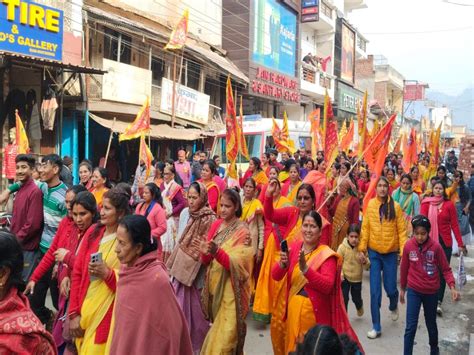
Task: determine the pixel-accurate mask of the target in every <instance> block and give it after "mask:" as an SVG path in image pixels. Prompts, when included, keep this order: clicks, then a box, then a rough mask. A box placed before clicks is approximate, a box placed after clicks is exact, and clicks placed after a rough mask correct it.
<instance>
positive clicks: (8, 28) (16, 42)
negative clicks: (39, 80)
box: [0, 0, 63, 61]
mask: <svg viewBox="0 0 474 355" xmlns="http://www.w3.org/2000/svg"><path fill="white" fill-rule="evenodd" d="M62 45H63V11H61V10H58V9H55V8H52V7H49V6H44V5H41V4H37V3H35V2H32V1H26V0H21V1H19V0H18V1H11V0H3V1H2V2H0V50H2V51H6V52H13V53H19V54H24V55H29V56H33V57H40V58H46V59H52V60H58V61H60V60H62V53H63V49H62Z"/></svg>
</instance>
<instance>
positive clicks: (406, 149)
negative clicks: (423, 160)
mask: <svg viewBox="0 0 474 355" xmlns="http://www.w3.org/2000/svg"><path fill="white" fill-rule="evenodd" d="M416 148H417V142H416V131H415V128H412V129H411V131H410V134H409V136H408V140H407V142H406V144H405V145H403V159H402V167H403V171H404V172H405V173H407V174H408V173H409V172H410V169H411V167H412V166H413V164H415V162H416V159H417V154H416Z"/></svg>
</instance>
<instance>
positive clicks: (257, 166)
mask: <svg viewBox="0 0 474 355" xmlns="http://www.w3.org/2000/svg"><path fill="white" fill-rule="evenodd" d="M241 175H242V172H241V171H239V183H240V186H241V187H242V188H243V187H244V184H245V182H246V181H247V180H248V178H253V179H254V180H255V182H256V184H257V187H258V188H259V189H261V187H262V186H263V185H265V184H266V183H268V177H267V175H266V174H265V171H264V170H263V169H262V162H261V161H260V159H258V158H257V157H252V158H250V160H249V168H248V169H247V171H246V172H245V174H244V176H243V177H242V176H241Z"/></svg>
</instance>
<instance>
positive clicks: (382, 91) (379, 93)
mask: <svg viewBox="0 0 474 355" xmlns="http://www.w3.org/2000/svg"><path fill="white" fill-rule="evenodd" d="M386 97H387V83H386V82H384V81H380V82H376V83H375V88H374V98H375V100H377V101H378V103H379V105H380V107H381V108H382V109H383V108H385V106H386V105H387V104H388V102H385V99H386Z"/></svg>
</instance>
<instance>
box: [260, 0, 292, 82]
mask: <svg viewBox="0 0 474 355" xmlns="http://www.w3.org/2000/svg"><path fill="white" fill-rule="evenodd" d="M253 3H254V34H253V49H252V60H253V61H254V62H255V63H257V64H261V65H263V66H265V67H267V68H269V69H274V70H278V71H280V72H282V73H284V74H287V75H290V76H293V77H294V76H295V63H296V14H295V13H293V12H291V11H290V10H288V9H287V8H286V7H285V6H284V5H282V4H280V3H278V2H277V1H276V0H255V1H254V2H253Z"/></svg>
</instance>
